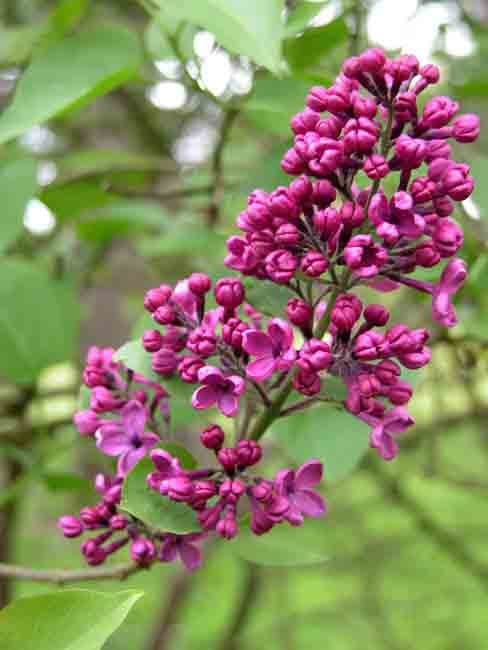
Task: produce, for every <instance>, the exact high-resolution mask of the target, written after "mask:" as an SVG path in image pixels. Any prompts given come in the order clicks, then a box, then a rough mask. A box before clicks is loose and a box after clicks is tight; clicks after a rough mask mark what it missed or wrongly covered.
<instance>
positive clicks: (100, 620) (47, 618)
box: [0, 589, 143, 650]
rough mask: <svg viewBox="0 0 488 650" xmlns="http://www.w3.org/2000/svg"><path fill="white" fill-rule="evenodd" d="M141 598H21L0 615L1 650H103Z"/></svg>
mask: <svg viewBox="0 0 488 650" xmlns="http://www.w3.org/2000/svg"><path fill="white" fill-rule="evenodd" d="M142 595H143V594H142V592H138V591H120V592H118V593H102V592H97V591H87V590H84V589H73V590H68V591H60V592H57V593H51V594H42V595H40V596H31V597H28V598H19V600H14V601H13V602H12V603H11V604H10V605H8V607H6V608H5V609H3V610H2V611H1V612H0V629H1V630H2V632H1V636H2V641H1V647H2V650H100V648H102V646H103V645H104V643H105V641H106V640H107V639H108V638H109V636H110V635H111V634H113V632H115V630H116V629H117V628H118V627H119V626H120V625H121V624H122V623H123V621H124V619H125V618H126V616H127V614H128V613H129V611H130V610H131V609H132V607H133V606H134V604H135V603H136V602H137V601H138V600H139V598H141V596H142Z"/></svg>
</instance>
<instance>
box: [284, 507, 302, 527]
mask: <svg viewBox="0 0 488 650" xmlns="http://www.w3.org/2000/svg"><path fill="white" fill-rule="evenodd" d="M285 519H286V520H287V521H289V522H290V524H291V525H292V526H301V525H302V524H303V515H302V513H301V512H300V510H299V509H298V508H297V507H296V506H295V505H293V504H292V505H291V506H290V508H289V510H288V512H287V513H286V515H285Z"/></svg>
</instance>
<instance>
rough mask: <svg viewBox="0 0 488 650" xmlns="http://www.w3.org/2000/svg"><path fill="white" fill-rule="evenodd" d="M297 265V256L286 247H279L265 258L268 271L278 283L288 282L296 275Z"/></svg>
mask: <svg viewBox="0 0 488 650" xmlns="http://www.w3.org/2000/svg"><path fill="white" fill-rule="evenodd" d="M297 267H298V260H297V258H296V257H295V256H294V255H293V254H292V253H290V251H287V250H285V249H281V248H279V249H278V250H276V251H273V252H272V253H270V254H269V255H267V256H266V259H265V269H266V273H267V275H268V277H269V278H270V279H271V280H273V282H276V283H277V284H287V283H288V282H289V281H290V280H291V279H292V277H293V276H294V275H295V271H296V269H297Z"/></svg>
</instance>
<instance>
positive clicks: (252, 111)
mask: <svg viewBox="0 0 488 650" xmlns="http://www.w3.org/2000/svg"><path fill="white" fill-rule="evenodd" d="M309 89H310V83H309V82H308V81H304V80H303V79H294V78H290V79H272V78H263V79H257V80H256V82H255V84H254V90H253V94H252V96H251V97H250V98H249V100H248V101H247V102H246V104H245V110H244V115H245V116H246V117H247V119H248V120H249V121H250V122H252V123H253V124H255V125H256V126H257V127H258V128H260V129H266V130H267V131H270V132H271V133H276V134H278V135H289V134H290V133H291V131H290V118H291V117H293V115H294V114H295V113H298V112H299V111H302V110H303V107H304V106H305V98H306V96H307V93H308V91H309ZM283 153H284V152H283Z"/></svg>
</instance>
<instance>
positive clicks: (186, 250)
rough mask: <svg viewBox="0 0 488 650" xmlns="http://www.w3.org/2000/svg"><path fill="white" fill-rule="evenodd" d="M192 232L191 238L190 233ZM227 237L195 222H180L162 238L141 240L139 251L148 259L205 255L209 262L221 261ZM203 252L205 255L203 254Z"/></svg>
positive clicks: (171, 227) (179, 219)
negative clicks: (164, 256)
mask: <svg viewBox="0 0 488 650" xmlns="http://www.w3.org/2000/svg"><path fill="white" fill-rule="evenodd" d="M189 232H191V237H189V236H188V233H189ZM225 241H226V237H225V236H224V235H222V234H220V233H217V232H215V231H213V230H211V229H210V228H208V227H207V226H204V225H198V224H196V223H195V221H194V220H183V219H181V218H180V217H179V218H178V221H177V222H176V223H174V224H173V225H172V226H170V227H169V228H168V229H167V230H166V231H165V232H164V234H163V236H162V237H158V238H155V237H150V238H145V239H141V240H140V241H139V242H138V246H137V249H138V251H139V252H140V254H141V255H144V256H146V257H160V256H161V255H202V254H203V255H204V256H205V257H206V258H207V259H209V261H211V260H212V259H214V260H217V259H221V258H222V257H223V255H224V251H225ZM202 252H203V253H202Z"/></svg>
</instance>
